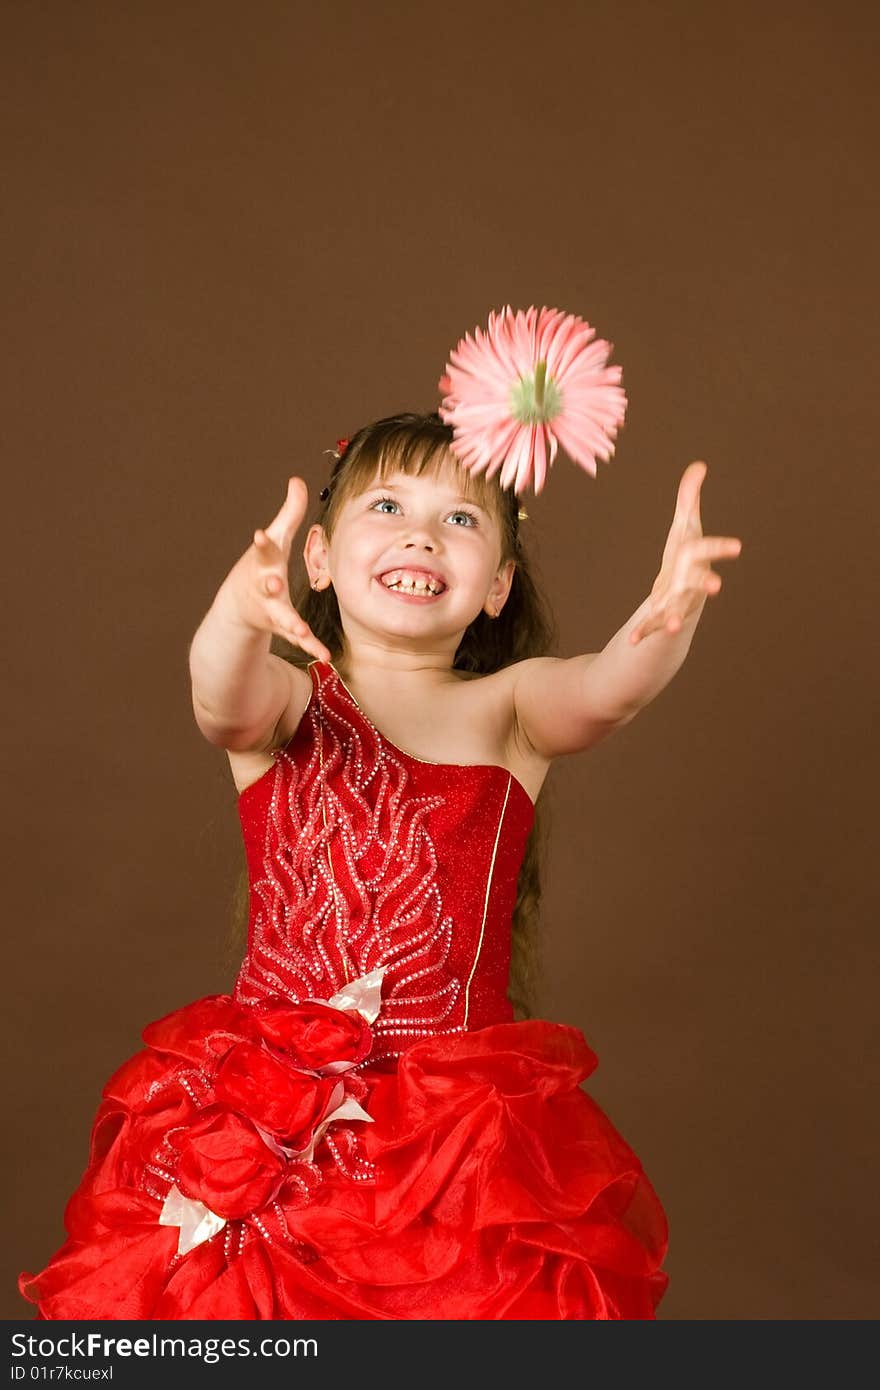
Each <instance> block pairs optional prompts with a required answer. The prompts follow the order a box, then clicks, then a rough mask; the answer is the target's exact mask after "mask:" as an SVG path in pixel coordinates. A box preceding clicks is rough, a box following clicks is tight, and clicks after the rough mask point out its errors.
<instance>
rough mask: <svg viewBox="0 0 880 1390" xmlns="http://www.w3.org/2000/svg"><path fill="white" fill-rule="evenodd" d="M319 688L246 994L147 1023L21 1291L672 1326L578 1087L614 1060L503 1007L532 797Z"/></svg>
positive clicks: (260, 896)
mask: <svg viewBox="0 0 880 1390" xmlns="http://www.w3.org/2000/svg"><path fill="white" fill-rule="evenodd" d="M309 672H310V675H311V678H312V686H313V688H312V694H311V697H310V701H309V705H308V707H307V709H306V712H305V714H304V716H303V718H302V720H301V722H300V725H299V728H298V729H297V732H296V734H295V735H294V737H293V738H292V739H291V740H290V742H289V743H288V744H287V745H286V746H285V747H284V748H283V749H280V750H277V752H276V754H275V764H274V766H273V767H272V768H270V769H269V770H268V771H267V772H266V773H265V774H264V775H263V776H262V777H260V778H259V779H258V780H257V781H256V782H254V783H253V784H252V785H251V786H249V787H247V788H246V789H245V791H244V792H243V793H242V794H241V796H240V798H239V814H240V819H241V825H242V832H243V836H244V843H245V847H246V851H247V859H248V867H249V875H250V887H251V908H250V921H249V928H248V946H247V952H246V954H245V957H244V961H243V963H242V966H241V970H240V973H239V975H238V978H237V981H236V983H235V987H234V990H233V993H232V994H231V995H212V996H209V997H207V998H204V999H199V1000H197V1001H195V1002H194V1003H192V1004H189V1005H186V1006H185V1007H184V1008H182V1009H178V1010H177V1011H176V1012H174V1013H171V1014H169V1015H167V1017H165V1018H162V1019H159V1020H158V1021H157V1022H154V1023H151V1024H149V1025H148V1026H147V1027H146V1028H145V1029H144V1032H143V1041H144V1043H145V1047H144V1048H143V1049H142V1050H141V1051H139V1052H138V1053H136V1054H135V1056H133V1057H132V1058H130V1059H129V1060H128V1061H127V1062H125V1063H124V1064H123V1065H122V1066H121V1067H120V1068H119V1070H118V1071H117V1072H116V1073H115V1074H114V1075H113V1076H112V1077H111V1078H110V1080H109V1081H108V1083H107V1085H106V1086H105V1087H104V1090H103V1100H102V1101H101V1104H100V1106H99V1109H98V1112H97V1115H96V1118H95V1122H94V1126H93V1129H92V1135H91V1143H90V1148H89V1160H88V1166H87V1168H86V1171H85V1173H84V1174H83V1177H82V1179H81V1182H80V1184H79V1186H78V1188H77V1189H76V1191H75V1192H74V1194H73V1196H72V1197H71V1199H70V1201H69V1202H68V1204H67V1208H66V1211H65V1226H66V1230H67V1233H68V1235H67V1240H66V1241H65V1243H64V1245H63V1246H62V1248H61V1249H60V1250H59V1251H58V1252H57V1253H56V1254H55V1255H54V1256H53V1257H52V1259H51V1260H50V1261H49V1263H48V1265H47V1266H46V1268H45V1269H44V1270H42V1272H41V1273H39V1274H22V1275H21V1276H20V1278H19V1287H20V1289H21V1292H22V1294H23V1295H24V1296H25V1298H28V1299H30V1300H31V1301H32V1302H34V1303H36V1304H37V1306H38V1308H39V1314H38V1316H39V1317H42V1318H45V1319H79V1320H85V1319H105V1318H135V1319H171V1318H181V1319H185V1318H191V1319H197V1318H208V1319H225V1318H235V1319H239V1318H240V1319H257V1318H259V1319H272V1318H277V1319H294V1318H297V1319H309V1318H327V1319H367V1318H369V1319H373V1318H382V1319H592V1318H598V1319H608V1318H615V1319H616V1318H638V1319H645V1318H653V1317H654V1316H655V1309H656V1306H657V1304H658V1302H659V1300H660V1298H661V1297H662V1295H663V1293H664V1291H665V1289H666V1285H667V1283H668V1276H667V1275H666V1274H665V1273H664V1272H663V1270H662V1269H661V1264H662V1262H663V1259H664V1257H665V1254H666V1249H667V1227H666V1220H665V1216H664V1212H663V1208H662V1206H661V1204H660V1202H659V1200H658V1198H657V1195H656V1193H655V1192H654V1189H653V1188H652V1186H651V1183H650V1182H649V1180H648V1178H647V1177H646V1175H645V1173H644V1171H643V1169H642V1166H641V1164H640V1162H639V1160H638V1158H637V1157H636V1155H635V1154H634V1153H633V1151H632V1150H631V1149H630V1148H629V1146H628V1145H627V1144H626V1143H625V1141H624V1140H623V1139H622V1138H621V1136H620V1135H619V1134H618V1133H617V1131H616V1130H615V1128H614V1127H613V1125H612V1124H611V1122H610V1121H609V1119H608V1118H607V1117H606V1116H605V1114H604V1113H603V1111H602V1110H601V1109H600V1108H599V1107H598V1105H597V1104H596V1103H595V1102H594V1101H593V1100H592V1099H591V1098H590V1096H588V1095H587V1094H586V1092H585V1091H583V1090H582V1089H581V1087H580V1083H581V1082H582V1081H583V1080H584V1078H585V1077H587V1076H589V1074H590V1073H591V1072H592V1071H593V1069H594V1068H595V1066H596V1062H597V1058H596V1056H595V1055H594V1053H593V1052H591V1050H590V1048H589V1047H588V1046H587V1044H586V1042H585V1040H584V1036H583V1034H582V1033H581V1032H580V1031H579V1030H578V1029H576V1028H573V1027H569V1026H567V1025H563V1024H558V1023H552V1022H547V1021H544V1020H528V1021H524V1022H516V1021H514V1019H513V1010H512V1008H511V1005H510V1003H509V1001H508V999H507V997H506V988H507V981H508V969H509V964H510V924H511V913H512V910H513V907H514V902H515V896H516V888H517V876H518V872H519V868H520V865H521V863H522V857H523V853H524V850H525V845H526V840H527V838H528V834H529V831H530V829H531V826H532V822H533V817H534V809H533V805H532V802H531V800H530V798H529V796H528V795H527V793H526V791H525V789H524V788H523V787H522V786H521V784H520V783H519V782H518V781H517V780H516V778H514V777H513V776H512V775H511V774H510V773H509V772H508V771H507V770H506V769H505V768H502V767H498V766H486V765H457V764H449V765H447V764H445V763H433V762H428V761H426V760H424V759H421V758H416V757H414V756H413V755H411V754H409V753H405V752H404V751H403V750H401V749H399V748H397V747H395V746H394V745H393V744H391V743H389V741H388V740H387V739H386V738H385V737H384V736H383V735H382V734H381V733H379V731H378V730H377V729H376V728H375V727H374V726H373V724H372V723H371V722H370V721H369V720H368V719H367V718H366V716H365V715H364V714H363V712H362V711H361V710H360V709H359V707H358V706H357V704H356V703H355V701H354V699H353V697H352V696H351V694H350V692H349V691H348V689H347V687H346V686H345V685H344V684H343V683H342V681H341V679H340V677H339V675H338V673H337V672H336V670H335V669H334V667H332V666H330V665H327V664H326V663H324V662H320V661H314V662H312V664H311V666H310V667H309Z"/></svg>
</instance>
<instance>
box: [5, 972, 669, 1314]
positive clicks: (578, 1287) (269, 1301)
mask: <svg viewBox="0 0 880 1390" xmlns="http://www.w3.org/2000/svg"><path fill="white" fill-rule="evenodd" d="M286 1007H287V1006H281V1007H280V1008H276V1009H275V1010H274V1012H273V1013H272V1016H271V1018H270V1017H269V1016H268V1014H267V1013H266V1011H265V1010H264V1011H260V1010H256V1009H251V1008H248V1007H243V1006H241V1005H239V1004H235V1003H233V1001H232V1000H231V999H230V998H229V997H228V996H215V997H213V998H212V999H209V1000H200V1001H197V1002H196V1003H195V1004H193V1005H190V1006H188V1008H187V1009H183V1010H179V1011H177V1013H175V1014H173V1015H169V1018H168V1019H165V1020H160V1021H159V1022H158V1023H157V1024H152V1025H150V1027H149V1028H148V1029H146V1030H145V1033H144V1038H145V1041H146V1042H147V1044H148V1045H147V1046H146V1047H145V1048H144V1049H143V1050H142V1051H141V1052H139V1053H137V1054H136V1055H135V1056H134V1057H132V1058H131V1059H130V1060H129V1061H128V1062H126V1063H125V1064H124V1065H123V1066H122V1067H121V1068H120V1069H119V1070H118V1071H117V1072H116V1074H115V1075H114V1076H113V1077H112V1078H111V1080H110V1081H109V1082H108V1084H107V1086H106V1087H105V1089H104V1098H103V1100H102V1103H101V1105H100V1107H99V1110H98V1113H97V1116H96V1118H95V1122H94V1126H93V1130H92V1136H91V1144H90V1150H89V1162H88V1167H87V1169H86V1172H85V1173H84V1175H83V1178H82V1180H81V1182H80V1184H79V1186H78V1188H77V1190H76V1192H75V1193H74V1194H73V1196H72V1197H71V1199H70V1201H69V1203H68V1205H67V1209H66V1212H65V1226H66V1229H67V1233H68V1235H67V1240H66V1242H65V1244H64V1245H63V1246H62V1248H61V1249H60V1250H59V1251H58V1252H57V1254H56V1255H55V1256H54V1257H53V1258H52V1259H51V1260H50V1261H49V1263H48V1264H47V1266H46V1268H45V1269H43V1270H42V1272H40V1273H38V1274H22V1275H21V1276H20V1279H19V1287H20V1290H21V1292H22V1294H23V1295H24V1297H25V1298H27V1299H29V1300H30V1301H32V1302H33V1303H35V1304H36V1305H37V1307H38V1309H39V1315H40V1317H42V1318H44V1319H77V1320H84V1319H126V1318H133V1319H202V1318H206V1319H228V1318H231V1319H308V1318H320V1319H340V1318H345V1319H377V1318H382V1319H469V1320H471V1319H568V1320H571V1319H618V1318H639V1319H643V1318H653V1317H654V1316H655V1310H656V1307H657V1304H658V1303H659V1301H660V1298H661V1297H662V1295H663V1293H664V1291H665V1289H666V1286H667V1283H668V1278H667V1275H666V1274H665V1273H664V1272H663V1271H662V1269H661V1264H662V1261H663V1259H664V1257H665V1254H666V1249H667V1227H666V1220H665V1216H664V1213H663V1209H662V1207H661V1205H660V1202H659V1200H658V1198H657V1196H656V1194H655V1192H654V1190H653V1188H652V1186H651V1184H650V1182H649V1180H648V1178H647V1177H646V1175H645V1173H644V1172H643V1170H642V1167H641V1164H640V1162H639V1160H638V1158H637V1157H636V1155H635V1154H634V1153H633V1151H632V1150H631V1149H630V1148H629V1146H628V1145H627V1144H626V1143H625V1141H624V1140H623V1139H622V1138H621V1136H620V1135H619V1134H618V1133H617V1131H616V1129H615V1128H614V1127H613V1125H612V1124H611V1122H610V1120H609V1119H608V1118H607V1117H606V1116H605V1114H604V1113H603V1112H602V1110H601V1109H600V1108H599V1107H598V1106H597V1105H596V1103H595V1102H594V1101H593V1100H592V1099H591V1098H590V1097H589V1096H588V1095H587V1094H586V1093H585V1092H584V1091H583V1090H582V1089H581V1087H580V1082H581V1081H583V1080H584V1078H585V1077H587V1076H588V1075H589V1074H590V1073H591V1072H592V1071H593V1069H594V1067H595V1066H596V1060H597V1059H596V1057H595V1055H594V1054H593V1052H591V1050H590V1049H589V1047H588V1046H587V1044H586V1042H585V1040H584V1037H583V1035H582V1033H580V1032H579V1031H578V1030H577V1029H574V1028H571V1027H567V1026H565V1025H562V1024H556V1023H550V1022H546V1021H543V1020H531V1021H528V1022H521V1023H501V1024H497V1025H492V1026H489V1027H485V1028H481V1029H477V1030H475V1031H472V1032H466V1033H461V1034H454V1035H448V1036H438V1037H431V1038H426V1039H423V1040H421V1041H419V1042H417V1043H415V1044H414V1045H413V1046H411V1047H410V1048H408V1049H407V1050H406V1051H405V1052H404V1053H403V1054H402V1056H401V1057H400V1059H399V1062H398V1063H397V1064H396V1065H387V1064H385V1065H377V1066H374V1067H371V1066H370V1065H369V1061H368V1060H367V1063H366V1065H364V1064H363V1063H362V1062H361V1064H360V1065H359V1066H358V1067H357V1069H356V1070H349V1071H347V1072H341V1073H338V1072H337V1073H336V1074H334V1073H333V1070H332V1068H329V1067H323V1068H322V1066H321V1063H322V1062H326V1060H327V1057H328V1056H330V1055H335V1056H337V1057H339V1056H340V1055H343V1056H344V1057H346V1058H347V1059H348V1061H349V1063H350V1064H351V1063H353V1061H354V1060H356V1059H358V1058H362V1057H363V1054H364V1050H365V1047H368V1046H369V1038H368V1037H366V1038H365V1036H364V1026H365V1025H362V1021H361V1019H360V1016H359V1015H355V1014H353V1013H352V1014H349V1015H347V1016H345V1017H341V1016H340V1017H338V1018H337V1020H336V1024H335V1025H334V1021H333V1019H332V1018H331V1015H333V1014H339V1013H340V1011H337V1010H328V1011H327V1013H326V1015H325V1016H324V1017H321V1016H320V1011H319V1013H318V1014H317V1015H316V1014H315V1011H314V1006H313V1005H310V1006H308V1007H309V1009H311V1010H312V1013H311V1015H310V1016H309V1017H308V1018H307V1019H305V1018H303V1019H298V1018H297V1017H295V1016H294V1013H290V1012H289V1011H288V1014H287V1015H285V1009H286ZM291 1008H292V1009H293V1010H294V1011H295V1009H296V1006H291ZM288 1023H289V1024H290V1026H288ZM301 1024H302V1026H301ZM337 1025H338V1026H337ZM304 1029H306V1031H304ZM366 1031H367V1033H368V1031H369V1030H368V1029H367V1030H366ZM306 1039H307V1040H308V1042H309V1047H310V1050H309V1051H308V1055H306V1054H305V1053H304V1052H303V1050H302V1046H303V1045H304V1040H306ZM298 1047H299V1049H300V1050H299V1051H297V1048H298ZM328 1048H329V1051H328ZM322 1049H323V1050H322ZM340 1102H344V1105H343V1106H342V1108H341V1109H339V1107H340ZM334 1107H335V1108H337V1109H339V1118H337V1119H336V1120H330V1122H329V1123H325V1124H324V1128H323V1129H322V1128H321V1125H322V1123H323V1122H324V1121H326V1117H327V1115H328V1114H329V1113H332V1110H333V1108H334ZM358 1111H360V1113H361V1114H362V1115H363V1114H364V1112H365V1114H366V1115H368V1116H369V1117H370V1118H369V1120H367V1119H366V1118H358V1117H357V1115H358ZM310 1144H311V1150H310V1147H309V1146H310ZM172 1184H174V1185H175V1187H176V1190H177V1191H178V1192H179V1193H180V1194H182V1195H183V1198H184V1199H185V1201H186V1202H187V1203H189V1204H190V1209H191V1210H196V1204H198V1203H202V1204H203V1208H206V1209H208V1211H209V1213H211V1214H212V1216H213V1217H214V1219H215V1220H216V1219H219V1220H221V1221H222V1222H223V1224H222V1227H221V1229H219V1230H218V1231H216V1232H215V1233H214V1234H211V1235H210V1236H209V1237H203V1238H202V1239H200V1240H199V1242H198V1243H196V1244H194V1245H193V1246H192V1248H190V1249H188V1250H187V1251H186V1252H185V1253H183V1254H180V1253H178V1242H179V1238H180V1237H181V1228H180V1227H179V1226H178V1225H164V1224H160V1221H159V1217H160V1214H161V1213H162V1212H163V1204H164V1203H166V1202H168V1201H169V1200H170V1199H169V1196H168V1194H169V1191H170V1189H171V1187H172ZM201 1209H202V1208H199V1210H201Z"/></svg>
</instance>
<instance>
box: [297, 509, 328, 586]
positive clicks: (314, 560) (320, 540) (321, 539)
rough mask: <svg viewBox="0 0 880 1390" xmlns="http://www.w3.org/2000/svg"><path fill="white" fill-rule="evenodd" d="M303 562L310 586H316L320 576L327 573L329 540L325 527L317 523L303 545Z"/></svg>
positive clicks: (310, 528)
mask: <svg viewBox="0 0 880 1390" xmlns="http://www.w3.org/2000/svg"><path fill="white" fill-rule="evenodd" d="M303 560H304V561H305V566H306V573H307V574H308V576H309V583H310V584H314V582H315V580H316V579H317V578H319V576H320V575H322V574H326V573H327V563H328V554H327V538H326V536H325V535H324V528H323V526H321V524H320V523H319V522H317V521H316V522H315V523H314V525H313V526H310V527H309V530H308V534H307V535H306V538H305V542H304V543H303Z"/></svg>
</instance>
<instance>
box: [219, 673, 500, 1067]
mask: <svg viewBox="0 0 880 1390" xmlns="http://www.w3.org/2000/svg"><path fill="white" fill-rule="evenodd" d="M320 666H321V664H320V663H312V666H311V667H310V674H311V675H312V679H313V681H314V683H315V686H316V689H315V698H314V699H313V700H311V701H310V702H309V705H308V707H307V710H306V713H305V714H304V716H303V720H304V721H305V722H306V725H307V731H308V738H307V739H305V740H303V742H304V743H305V748H306V754H307V756H305V758H304V757H303V754H302V752H301V753H300V757H299V760H297V759H296V758H295V757H294V756H292V754H291V753H290V752H288V751H287V750H286V749H281V750H276V762H275V768H274V776H273V780H272V785H271V792H270V798H269V804H268V808H267V815H266V824H265V831H264V834H263V845H262V854H261V869H262V871H261V872H260V874H259V875H258V876H255V878H254V881H253V883H252V893H253V895H254V899H255V904H254V909H255V910H254V912H253V920H252V922H251V932H250V940H249V946H248V951H247V955H246V957H245V960H244V961H243V963H242V967H241V971H240V973H239V977H238V980H237V982H236V986H235V997H236V998H237V999H238V1000H239V1001H240V1002H242V1003H256V1002H259V1001H260V1000H263V999H267V998H271V997H278V996H280V997H282V998H285V999H288V1000H290V1001H291V1002H300V1001H301V1000H304V999H308V998H326V997H328V996H329V995H332V994H333V993H334V992H335V991H337V990H339V989H340V988H341V987H342V986H343V985H344V984H345V982H346V981H347V980H349V979H351V978H352V977H356V976H360V975H364V974H366V973H368V972H369V971H370V970H372V969H374V968H375V967H376V966H379V965H381V966H384V967H385V977H384V982H383V988H382V1007H381V1011H380V1014H379V1016H378V1018H377V1019H376V1020H375V1023H374V1025H373V1034H374V1046H373V1052H372V1054H371V1056H370V1057H369V1058H368V1059H366V1061H365V1062H364V1063H362V1064H361V1065H369V1064H370V1063H371V1062H373V1061H376V1060H377V1058H380V1057H395V1056H399V1055H400V1053H401V1052H403V1051H404V1050H405V1048H406V1047H407V1046H409V1045H410V1044H411V1043H412V1042H414V1041H416V1040H417V1039H418V1038H421V1037H428V1036H434V1035H437V1034H441V1033H461V1032H463V1031H465V1029H466V1028H467V1026H468V991H469V985H470V980H471V979H472V978H473V975H474V971H475V969H476V965H477V960H478V958H479V951H480V949H481V946H482V935H483V927H482V926H481V927H480V933H479V942H478V945H477V953H476V955H475V957H474V959H473V962H472V963H471V964H470V966H469V975H468V976H467V977H466V978H462V977H461V975H460V973H458V971H457V970H456V969H454V968H453V966H452V964H451V959H450V952H451V947H452V942H453V933H454V926H455V924H454V920H453V917H452V915H451V914H450V913H449V912H448V911H446V910H445V907H444V902H443V895H442V892H441V887H440V873H439V863H438V855H437V850H436V847H435V844H434V840H433V838H432V834H431V829H430V816H431V812H432V811H435V810H439V809H441V808H443V807H444V806H445V805H446V797H445V796H444V795H443V794H442V793H440V792H435V793H433V794H431V795H419V794H418V793H417V792H416V790H415V788H414V787H413V785H412V779H411V776H410V772H409V769H408V768H407V766H406V764H405V762H404V760H403V758H402V757H400V756H398V753H399V752H400V750H397V749H395V747H394V746H393V745H391V744H389V742H388V740H386V739H384V738H383V737H382V736H381V735H380V734H379V731H378V730H377V729H375V728H374V726H373V725H372V724H371V722H370V721H369V720H368V719H367V718H366V716H365V715H363V713H362V711H361V710H360V709H359V707H358V706H357V704H356V702H355V701H354V699H353V697H352V696H351V695H350V692H349V691H348V690H347V687H345V685H344V684H343V682H342V681H341V679H340V678H339V677H338V674H337V673H336V671H335V670H334V669H333V668H329V670H328V669H327V668H326V667H324V671H326V672H327V674H322V672H321V670H320V669H319V668H320ZM325 685H326V686H327V687H328V689H327V690H325V688H324V687H325ZM304 732H305V730H304ZM417 761H422V760H417ZM509 789H510V780H509V781H508V786H507V792H506V793H505V796H504V798H503V805H502V807H501V810H500V817H499V820H498V824H497V828H496V829H495V833H494V836H493V838H494V842H495V846H496V847H497V844H498V840H499V837H500V833H501V826H502V823H503V820H504V815H505V811H506V807H507V801H508V795H509ZM494 864H495V851H494V849H493V851H492V855H491V863H490V866H489V871H488V877H487V882H486V889H485V901H484V903H483V905H482V911H483V925H484V924H485V920H486V912H487V910H488V904H489V895H490V891H491V886H492V880H493V873H494Z"/></svg>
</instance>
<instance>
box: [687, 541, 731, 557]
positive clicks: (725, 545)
mask: <svg viewBox="0 0 880 1390" xmlns="http://www.w3.org/2000/svg"><path fill="white" fill-rule="evenodd" d="M741 550H742V541H741V540H739V539H738V538H737V537H736V536H701V537H700V539H699V540H693V541H691V542H690V543H689V547H688V558H689V559H691V560H732V559H734V557H735V556H737V555H738V554H739V553H740V551H741Z"/></svg>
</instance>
